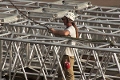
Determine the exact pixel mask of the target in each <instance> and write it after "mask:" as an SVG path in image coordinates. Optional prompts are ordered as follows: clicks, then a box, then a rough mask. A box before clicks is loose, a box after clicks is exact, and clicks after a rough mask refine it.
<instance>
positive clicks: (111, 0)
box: [43, 0, 120, 7]
mask: <svg viewBox="0 0 120 80" xmlns="http://www.w3.org/2000/svg"><path fill="white" fill-rule="evenodd" d="M43 1H58V0H43ZM77 1H78V0H77ZM79 1H91V3H92V4H93V5H97V6H112V7H120V0H79Z"/></svg>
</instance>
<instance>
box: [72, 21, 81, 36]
mask: <svg viewBox="0 0 120 80" xmlns="http://www.w3.org/2000/svg"><path fill="white" fill-rule="evenodd" d="M72 25H73V26H74V28H75V30H76V38H79V33H78V28H77V26H76V24H75V22H72Z"/></svg>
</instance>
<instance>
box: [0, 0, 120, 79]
mask: <svg viewBox="0 0 120 80" xmlns="http://www.w3.org/2000/svg"><path fill="white" fill-rule="evenodd" d="M12 2H13V3H14V5H15V6H17V8H18V9H19V10H20V11H21V12H22V13H23V14H25V15H27V16H28V17H29V18H30V19H33V20H35V21H36V22H38V23H40V24H41V25H39V24H36V23H35V22H33V21H32V20H30V19H28V18H27V17H26V16H23V14H21V13H20V12H19V11H18V10H17V9H16V8H15V7H14V6H13V5H12V4H10V2H9V1H7V0H6V1H2V2H0V5H1V6H0V14H3V16H5V17H3V16H1V20H2V22H1V27H0V46H1V48H0V53H1V54H0V63H1V64H0V78H1V79H2V77H4V76H6V75H7V76H8V77H9V80H15V79H16V77H17V76H18V75H20V76H23V77H21V80H29V78H31V76H32V78H33V77H34V76H35V78H34V80H56V77H57V70H58V68H59V67H60V69H61V71H62V67H61V64H60V61H61V58H62V56H63V54H62V53H64V50H65V48H66V47H71V48H72V49H73V51H74V53H75V65H74V74H75V80H112V79H113V80H114V79H116V80H119V79H120V77H119V72H120V64H119V59H120V58H119V56H120V55H119V53H120V50H119V46H120V44H119V36H120V35H119V32H120V30H119V27H120V23H119V20H120V18H119V17H120V16H119V14H120V9H119V8H115V7H103V6H93V5H92V4H91V3H90V2H78V1H71V3H70V1H67V0H65V1H64V2H63V1H61V0H60V1H56V2H49V3H47V2H40V1H37V0H36V1H33V0H20V1H19V0H12ZM67 11H72V12H75V13H76V16H77V18H76V20H75V22H76V24H77V26H78V29H79V39H75V38H69V37H56V36H54V35H53V34H51V33H49V31H48V30H47V28H46V26H47V27H49V28H55V29H64V25H63V23H62V22H61V20H60V17H61V16H63V15H64V14H65V12H67ZM6 15H7V16H6ZM68 40H75V41H76V45H75V46H73V45H69V44H67V41H68ZM63 77H64V80H66V79H65V76H64V74H63Z"/></svg>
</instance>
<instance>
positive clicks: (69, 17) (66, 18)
mask: <svg viewBox="0 0 120 80" xmlns="http://www.w3.org/2000/svg"><path fill="white" fill-rule="evenodd" d="M62 20H63V22H64V24H65V25H68V24H69V23H71V22H73V21H74V20H75V14H74V13H72V12H67V13H66V14H65V15H64V17H62Z"/></svg>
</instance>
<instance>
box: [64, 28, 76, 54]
mask: <svg viewBox="0 0 120 80" xmlns="http://www.w3.org/2000/svg"><path fill="white" fill-rule="evenodd" d="M66 30H68V31H69V32H70V36H71V37H74V38H76V30H75V28H74V27H73V26H70V27H68V28H67V29H66ZM68 44H70V45H75V42H74V41H72V40H70V41H68ZM65 55H69V56H74V52H73V49H72V48H69V47H67V48H66V50H65Z"/></svg>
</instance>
